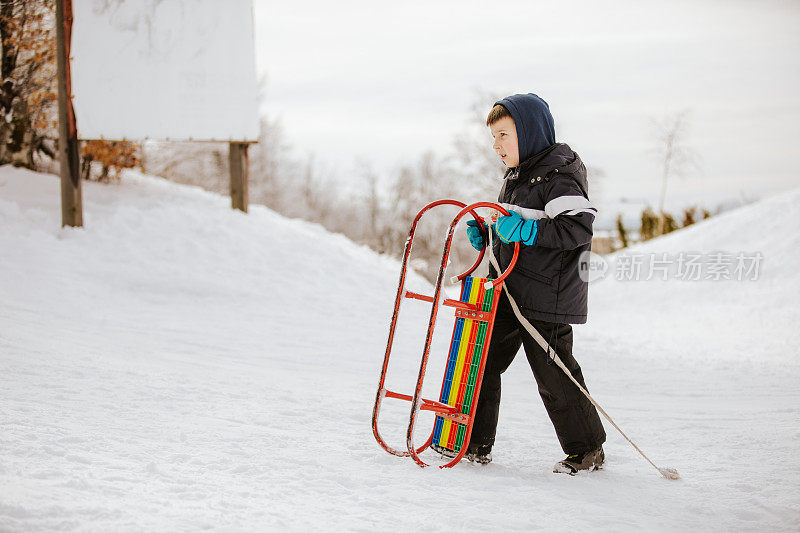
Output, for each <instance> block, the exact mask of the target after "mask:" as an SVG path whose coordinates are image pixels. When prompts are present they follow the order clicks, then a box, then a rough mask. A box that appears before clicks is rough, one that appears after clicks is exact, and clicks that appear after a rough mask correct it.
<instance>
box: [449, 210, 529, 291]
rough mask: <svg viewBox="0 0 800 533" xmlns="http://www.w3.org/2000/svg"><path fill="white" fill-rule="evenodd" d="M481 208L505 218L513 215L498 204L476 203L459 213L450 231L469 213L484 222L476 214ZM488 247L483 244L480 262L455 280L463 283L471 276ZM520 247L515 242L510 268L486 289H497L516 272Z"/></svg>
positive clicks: (489, 282)
mask: <svg viewBox="0 0 800 533" xmlns="http://www.w3.org/2000/svg"><path fill="white" fill-rule="evenodd" d="M481 207H488V208H490V209H494V210H496V211H498V212H499V213H500V214H502V215H505V216H508V215H510V214H511V213H509V212H508V210H507V209H506V208H505V207H503V206H502V205H499V204H496V203H494V202H475V203H474V204H469V205H465V206H464V207H463V208H462V209H461V211H459V212H458V214H457V215H456V217H455V218H454V219H453V222H451V223H450V231H453V229H454V228H455V226H456V224H458V221H459V220H461V217H463V216H464V215H465V214H467V213H471V214H472V216H473V217H474V218H475V219H476V220H477V221H479V222H483V218H480V217H478V216H477V215H476V214H475V209H479V208H481ZM489 231H491V228H489ZM486 245H487V243H486V242H484V243H483V248H481V251H480V254H478V261H477V262H476V263H475V264H474V265H472V267H471V268H470V269H469V270H467V271H466V272H464V273H463V274H461V275H460V276H456V277H454V278H453V280H456V281H461V280H463V279H464V278H465V277H467V276H468V275H470V274H471V273H472V271H473V270H475V269H476V268H478V265H480V263H481V261H482V260H483V254H484V253H486ZM519 246H520V244H519V242H515V243H514V255H513V256H512V257H511V262H510V263H509V264H508V267H506V269H505V270H504V271H503V272H502V273H501V274H500V275H499V276H498V277H497V279H494V280H489V281H487V282H486V283H485V284H484V289H489V288H492V287H495V288H496V287H499V286H500V284H501V283H503V280H505V279H506V278H507V277H508V275H509V274H511V271H512V270H514V266H515V265H516V264H517V259H518V258H519Z"/></svg>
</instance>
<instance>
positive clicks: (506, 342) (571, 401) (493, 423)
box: [470, 292, 606, 455]
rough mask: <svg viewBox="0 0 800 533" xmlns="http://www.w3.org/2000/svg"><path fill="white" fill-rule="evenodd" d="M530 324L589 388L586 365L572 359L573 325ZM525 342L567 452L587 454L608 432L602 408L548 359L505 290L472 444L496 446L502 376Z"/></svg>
mask: <svg viewBox="0 0 800 533" xmlns="http://www.w3.org/2000/svg"><path fill="white" fill-rule="evenodd" d="M529 322H530V323H531V324H532V325H533V327H534V328H536V330H537V331H539V333H541V334H542V336H543V337H544V338H545V340H547V341H548V342H549V343H550V345H551V346H553V348H555V351H556V353H557V354H558V355H559V357H561V360H562V361H563V362H564V365H566V367H567V368H568V369H569V370H570V371H571V372H572V376H573V377H574V378H575V379H576V380H577V381H578V382H579V383H580V384H581V385H583V387H584V388H586V385H585V383H584V380H583V374H582V373H581V367H580V366H579V365H578V362H577V361H575V358H574V357H572V326H570V325H569V324H556V323H553V322H542V321H539V320H530V321H529ZM520 345H522V346H524V348H525V355H526V356H527V358H528V364H529V365H530V367H531V370H533V376H534V378H536V384H537V385H538V387H539V395H540V396H541V397H542V401H543V402H544V406H545V408H546V409H547V414H548V415H549V416H550V420H551V421H552V422H553V426H554V427H555V430H556V435H557V436H558V441H559V442H560V443H561V448H562V449H563V450H564V452H565V453H566V454H568V455H569V454H573V453H582V452H586V451H591V450H594V449H595V448H597V447H599V446H600V445H601V444H603V442H605V440H606V432H605V431H604V430H603V424H602V423H601V422H600V417H599V416H598V414H597V410H596V409H595V407H594V406H593V405H592V404H591V402H590V401H589V399H588V398H586V396H584V395H583V393H582V392H581V391H580V390H579V389H578V387H576V386H575V384H574V383H573V382H572V381H571V380H570V379H569V378H568V377H567V375H566V374H564V371H563V370H561V369H560V368H559V367H558V365H556V364H555V362H553V361H548V357H547V355H546V353H545V351H544V350H543V349H542V348H541V346H539V344H538V343H537V342H536V341H535V340H534V339H533V337H531V336H530V334H529V333H528V332H527V331H526V330H525V328H524V326H523V325H522V324H520V323H519V320H517V317H516V316H515V315H514V311H513V310H512V309H511V304H510V303H509V302H508V298H507V296H506V294H505V292H503V295H502V296H501V299H500V302H499V303H498V308H497V315H496V317H495V321H494V329H493V330H492V338H491V341H490V342H489V353H488V355H487V358H486V367H485V370H484V374H483V383H482V385H481V394H480V397H479V398H478V407H477V410H476V412H475V422H474V424H473V427H472V438H471V439H470V448H473V447H477V446H488V447H489V449H491V446H492V445H493V444H494V438H495V433H496V430H497V418H498V414H499V411H500V374H502V373H503V372H505V370H506V369H507V368H508V366H509V365H510V364H511V361H513V360H514V356H515V355H516V354H517V352H518V351H519V348H520ZM587 390H588V389H587ZM484 450H485V448H484Z"/></svg>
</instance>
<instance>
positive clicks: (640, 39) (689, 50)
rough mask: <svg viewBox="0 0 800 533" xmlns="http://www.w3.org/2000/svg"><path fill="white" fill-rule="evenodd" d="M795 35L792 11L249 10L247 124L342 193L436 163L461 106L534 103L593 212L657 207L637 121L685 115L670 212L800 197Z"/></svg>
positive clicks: (713, 4)
mask: <svg viewBox="0 0 800 533" xmlns="http://www.w3.org/2000/svg"><path fill="white" fill-rule="evenodd" d="M798 28H800V2H796V1H771V0H770V1H758V2H745V1H735V0H727V1H719V2H717V1H706V2H702V1H694V2H683V1H680V2H664V1H663V0H662V1H658V2H655V1H652V2H651V1H637V2H630V1H629V0H626V1H609V2H595V1H590V0H584V1H571V2H570V1H560V2H535V1H506V2H502V3H501V2H490V1H486V2H468V1H422V2H416V1H403V2H392V3H388V2H380V1H375V0H372V1H361V0H342V1H338V2H328V1H321V0H294V1H292V2H278V1H276V0H255V38H256V62H257V68H258V71H259V74H261V75H265V76H266V79H267V84H266V93H265V99H264V102H263V104H262V112H264V113H266V114H267V115H269V116H271V117H273V118H275V117H278V118H280V120H281V123H282V124H283V127H284V129H285V132H286V141H287V143H288V144H289V145H290V146H291V147H292V149H293V152H295V153H296V154H297V155H303V154H308V153H313V154H315V156H316V157H317V159H318V160H320V161H321V162H324V163H325V164H326V165H329V166H330V167H332V168H335V170H336V171H337V173H338V174H339V175H340V177H341V178H342V179H344V180H346V179H347V176H349V175H351V174H352V172H353V170H354V169H356V161H357V160H358V158H361V160H367V161H370V162H371V163H372V164H373V165H374V166H375V167H376V168H378V169H379V170H381V171H389V170H391V169H393V168H396V167H398V166H399V165H402V164H407V163H410V162H413V161H414V160H415V159H416V158H418V157H419V155H420V154H422V153H423V152H425V151H427V150H433V151H434V153H437V154H440V155H445V154H446V153H447V152H449V151H451V150H452V148H451V144H452V140H453V138H454V136H455V135H456V134H457V133H458V132H459V131H460V130H461V129H462V128H464V127H465V125H466V124H468V122H469V120H470V119H471V114H470V109H471V106H472V105H473V104H474V103H475V100H476V95H477V94H480V93H484V94H501V95H507V94H512V93H517V92H534V93H537V94H539V95H540V96H542V97H543V98H544V99H545V100H546V101H548V102H549V104H550V108H551V110H552V112H553V115H554V117H555V120H556V128H557V129H556V136H557V139H558V140H559V141H562V142H567V143H569V144H570V145H571V146H572V147H573V149H574V150H576V151H577V152H578V153H580V154H581V156H582V158H583V159H584V161H585V162H586V163H587V165H588V166H590V167H594V168H599V169H602V170H603V171H604V173H605V176H604V177H602V178H597V179H600V180H602V192H603V196H604V197H606V198H607V199H609V200H610V199H612V198H617V197H619V196H626V197H630V198H644V197H646V198H649V197H653V198H655V197H657V195H658V191H659V187H660V169H659V167H658V164H657V162H656V161H655V159H654V156H653V155H652V154H650V153H649V152H648V149H649V148H650V146H652V143H653V133H652V129H651V128H652V127H651V124H650V119H651V118H659V117H663V116H665V115H668V114H670V113H674V112H676V111H680V110H684V109H689V110H690V128H689V133H688V136H687V141H688V144H689V145H690V146H691V147H692V148H693V149H694V150H695V151H696V152H697V153H698V154H699V162H700V167H699V169H696V170H692V171H690V172H689V173H688V174H687V176H686V177H684V178H679V179H676V180H673V181H671V182H670V186H669V191H668V200H670V204H672V205H673V206H675V207H679V206H683V205H687V204H688V203H691V202H692V201H694V200H700V201H702V202H703V203H705V204H706V205H715V204H716V203H717V199H723V198H731V197H734V198H735V197H739V196H748V197H753V196H765V195H768V194H771V193H774V192H776V191H779V190H783V189H787V188H789V187H796V186H798V185H800V179H798V176H800V171H798V165H800V98H799V97H798V95H799V94H800V31H799V30H798ZM491 104H492V102H491V101H486V102H485V108H486V111H487V112H488V110H489V108H490V107H491ZM486 146H487V149H489V146H490V137H489V135H488V132H487V137H486ZM591 179H592V178H591V176H590V180H591Z"/></svg>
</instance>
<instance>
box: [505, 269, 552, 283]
mask: <svg viewBox="0 0 800 533" xmlns="http://www.w3.org/2000/svg"><path fill="white" fill-rule="evenodd" d="M514 270H517V271H519V272H521V273H522V274H523V275H524V276H525V277H527V278H531V279H535V280H536V281H539V282H541V283H545V284H547V285H552V284H553V278H548V277H547V276H545V275H544V274H539V273H538V272H534V271H533V270H529V269H527V268H525V267H523V266H519V265H517V266H516V267H514Z"/></svg>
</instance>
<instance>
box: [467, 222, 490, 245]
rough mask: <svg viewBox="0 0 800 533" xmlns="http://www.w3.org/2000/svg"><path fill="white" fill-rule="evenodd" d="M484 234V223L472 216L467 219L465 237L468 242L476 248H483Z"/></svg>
mask: <svg viewBox="0 0 800 533" xmlns="http://www.w3.org/2000/svg"><path fill="white" fill-rule="evenodd" d="M485 235H486V224H484V223H483V222H478V221H477V220H475V219H474V218H471V219H469V220H467V237H468V238H469V243H470V244H471V245H472V247H473V248H475V249H476V250H481V249H483V246H484V240H485V237H484V236H485Z"/></svg>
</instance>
